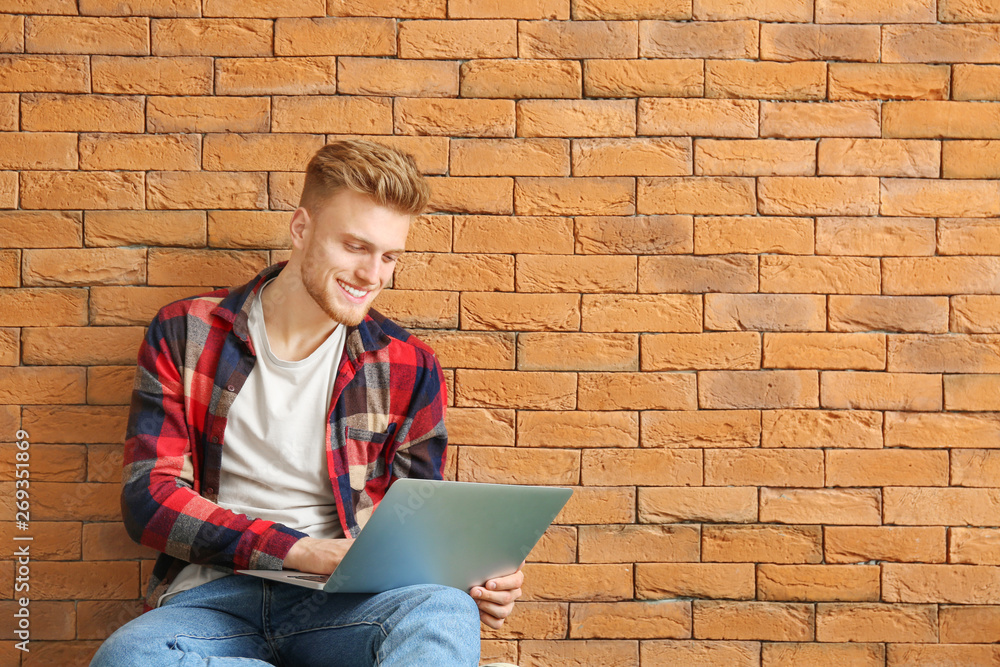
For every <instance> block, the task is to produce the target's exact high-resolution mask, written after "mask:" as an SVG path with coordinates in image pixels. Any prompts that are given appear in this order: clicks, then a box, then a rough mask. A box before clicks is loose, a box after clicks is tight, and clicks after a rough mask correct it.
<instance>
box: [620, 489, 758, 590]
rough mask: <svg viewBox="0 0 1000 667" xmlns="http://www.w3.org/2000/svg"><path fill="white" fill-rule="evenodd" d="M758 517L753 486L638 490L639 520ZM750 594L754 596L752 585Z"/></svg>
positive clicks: (735, 520) (733, 520) (712, 520)
mask: <svg viewBox="0 0 1000 667" xmlns="http://www.w3.org/2000/svg"><path fill="white" fill-rule="evenodd" d="M756 520H757V489H756V488H753V487H735V486H730V487H719V488H701V487H696V488H686V487H654V488H641V489H639V521H641V522H643V523H676V522H682V521H706V522H710V523H750V522H753V521H756ZM641 573H642V572H641V571H640V574H641ZM661 585H663V584H661ZM747 597H748V598H750V597H753V590H752V586H751V591H750V595H748V596H747Z"/></svg>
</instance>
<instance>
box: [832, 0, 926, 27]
mask: <svg viewBox="0 0 1000 667" xmlns="http://www.w3.org/2000/svg"><path fill="white" fill-rule="evenodd" d="M936 20H937V16H936V15H935V12H934V4H933V3H932V2H928V1H927V0H885V1H884V2H879V3H877V4H871V5H859V4H858V3H856V2H851V0H816V22H817V23H934V22H935V21H936Z"/></svg>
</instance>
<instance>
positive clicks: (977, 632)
mask: <svg viewBox="0 0 1000 667" xmlns="http://www.w3.org/2000/svg"><path fill="white" fill-rule="evenodd" d="M998 612H1000V610H998V609H997V607H996V606H995V605H990V606H985V605H984V606H980V605H961V606H954V607H952V606H945V605H942V606H941V607H939V611H938V614H939V618H940V622H941V641H942V642H955V643H986V642H995V641H996V638H997V637H1000V613H998Z"/></svg>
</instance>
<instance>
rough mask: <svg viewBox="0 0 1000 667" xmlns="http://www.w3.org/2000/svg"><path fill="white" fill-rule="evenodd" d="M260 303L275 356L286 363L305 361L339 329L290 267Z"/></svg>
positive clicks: (268, 286)
mask: <svg viewBox="0 0 1000 667" xmlns="http://www.w3.org/2000/svg"><path fill="white" fill-rule="evenodd" d="M260 300H261V307H262V310H263V313H264V327H265V329H266V331H267V340H268V343H269V344H270V346H271V352H272V353H273V354H274V355H275V356H277V357H278V358H279V359H282V360H284V361H300V360H302V359H305V358H306V357H308V356H309V355H310V354H312V353H313V352H314V351H315V350H316V348H318V347H319V346H320V345H322V344H323V341H325V340H326V339H327V338H328V337H329V336H330V334H331V333H333V331H334V330H335V329H336V328H337V324H338V323H337V322H335V321H333V320H331V319H330V317H329V316H328V315H327V314H326V313H325V312H324V311H323V309H321V308H320V307H319V306H318V305H316V302H315V301H313V299H312V297H310V296H309V294H308V293H307V292H306V289H305V286H304V285H303V284H302V281H301V279H300V278H299V276H298V275H297V274H293V273H292V272H291V271H289V266H288V265H286V266H285V268H284V269H283V270H282V271H281V273H279V274H278V276H277V277H276V278H275V279H274V280H272V281H271V282H269V283H268V284H267V285H266V286H265V287H264V289H263V290H262V291H261V292H260Z"/></svg>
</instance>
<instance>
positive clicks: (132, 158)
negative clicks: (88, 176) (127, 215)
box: [79, 134, 201, 171]
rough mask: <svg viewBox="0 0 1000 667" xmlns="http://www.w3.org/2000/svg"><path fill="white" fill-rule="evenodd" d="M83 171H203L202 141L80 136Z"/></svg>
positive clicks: (183, 137)
mask: <svg viewBox="0 0 1000 667" xmlns="http://www.w3.org/2000/svg"><path fill="white" fill-rule="evenodd" d="M79 145H80V168H81V169H89V170H108V171H112V170H130V171H145V170H148V169H169V170H176V171H189V170H197V169H199V168H201V138H200V137H197V136H191V135H186V134H153V135H147V134H81V135H80V138H79Z"/></svg>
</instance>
